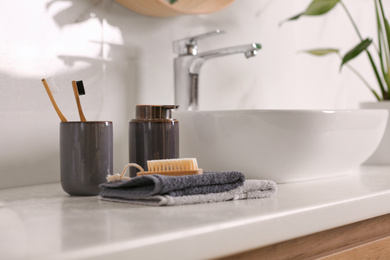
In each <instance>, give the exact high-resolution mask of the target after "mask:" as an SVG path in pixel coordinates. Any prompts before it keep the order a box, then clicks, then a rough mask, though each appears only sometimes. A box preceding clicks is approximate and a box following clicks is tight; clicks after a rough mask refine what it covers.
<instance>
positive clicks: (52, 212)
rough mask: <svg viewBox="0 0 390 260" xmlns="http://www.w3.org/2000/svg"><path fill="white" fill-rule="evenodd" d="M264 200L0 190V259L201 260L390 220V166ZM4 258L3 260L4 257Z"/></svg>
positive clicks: (283, 190) (288, 188) (46, 188)
mask: <svg viewBox="0 0 390 260" xmlns="http://www.w3.org/2000/svg"><path fill="white" fill-rule="evenodd" d="M278 189H279V190H278V194H277V195H276V196H275V197H273V198H270V199H258V200H242V201H229V202H220V203H212V204H201V205H188V206H177V207H151V206H136V205H130V204H122V203H114V202H106V201H100V200H98V199H97V197H70V196H68V195H67V194H65V193H64V192H63V191H62V189H61V186H60V184H58V183H56V184H46V185H37V186H29V187H22V188H14V189H5V190H0V201H1V202H0V241H1V243H0V255H1V258H2V259H107V258H108V256H110V259H130V258H131V259H206V258H214V257H220V256H226V255H229V254H233V253H237V252H242V251H246V250H250V249H254V248H257V247H262V246H266V245H270V244H274V243H277V242H281V241H285V240H288V239H292V238H297V237H300V236H303V235H308V234H311V233H315V232H318V231H322V230H326V229H330V228H334V227H338V226H341V225H345V224H349V223H353V222H356V221H360V220H364V219H368V218H372V217H376V216H379V215H383V214H387V213H390V203H389V201H390V167H387V166H386V167H374V166H370V167H369V166H364V167H361V168H360V169H358V170H356V171H354V172H352V173H351V174H348V175H343V176H339V177H334V178H329V179H322V180H317V181H308V182H300V183H289V184H279V185H278ZM3 257H4V258H3Z"/></svg>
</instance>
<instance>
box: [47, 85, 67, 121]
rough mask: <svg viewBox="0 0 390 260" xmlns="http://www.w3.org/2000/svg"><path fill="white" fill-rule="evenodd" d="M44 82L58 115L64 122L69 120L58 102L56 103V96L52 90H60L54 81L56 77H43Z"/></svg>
mask: <svg viewBox="0 0 390 260" xmlns="http://www.w3.org/2000/svg"><path fill="white" fill-rule="evenodd" d="M42 84H43V86H44V87H45V89H46V92H47V95H48V96H49V98H50V101H51V103H52V104H53V107H54V109H55V110H56V112H57V114H58V116H59V117H60V119H61V121H62V122H67V121H68V120H67V119H66V117H65V116H64V115H63V114H62V112H61V110H60V108H59V107H58V106H57V103H56V101H55V100H54V97H53V93H52V91H53V92H54V93H56V92H58V88H57V86H56V84H55V82H54V79H53V78H47V79H42Z"/></svg>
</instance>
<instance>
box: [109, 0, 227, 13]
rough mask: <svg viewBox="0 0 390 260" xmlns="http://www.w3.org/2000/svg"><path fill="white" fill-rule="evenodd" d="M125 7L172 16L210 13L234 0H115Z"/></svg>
mask: <svg viewBox="0 0 390 260" xmlns="http://www.w3.org/2000/svg"><path fill="white" fill-rule="evenodd" d="M115 1H116V2H118V3H119V4H121V5H123V6H124V7H126V8H128V9H130V10H132V11H134V12H137V13H140V14H143V15H147V16H154V17H170V16H177V15H184V14H209V13H214V12H217V11H219V10H222V9H223V8H225V7H227V6H228V5H230V4H231V3H232V2H233V1H234V0H178V1H177V2H176V3H174V4H170V3H168V2H167V1H165V0H115Z"/></svg>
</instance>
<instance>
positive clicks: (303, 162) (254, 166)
mask: <svg viewBox="0 0 390 260" xmlns="http://www.w3.org/2000/svg"><path fill="white" fill-rule="evenodd" d="M387 116H388V111H386V110H369V109H368V110H234V111H228V110H226V111H175V113H174V117H175V118H176V119H178V120H179V125H180V157H196V158H197V159H198V164H199V166H200V168H203V169H204V170H205V171H229V170H237V171H242V172H243V173H244V174H245V176H246V177H247V178H248V179H251V178H256V179H270V180H274V181H276V182H278V183H284V182H296V181H305V180H312V179H318V178H324V177H330V176H335V175H341V174H345V173H347V172H348V171H350V170H353V169H354V168H356V167H358V166H359V165H360V164H361V163H363V162H364V161H365V160H366V159H367V158H368V157H369V156H370V155H371V154H372V153H373V152H374V151H375V149H376V147H377V146H378V144H379V142H380V140H381V138H382V135H383V133H384V131H385V127H386V123H387Z"/></svg>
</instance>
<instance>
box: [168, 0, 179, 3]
mask: <svg viewBox="0 0 390 260" xmlns="http://www.w3.org/2000/svg"><path fill="white" fill-rule="evenodd" d="M177 1H178V0H169V3H170V4H174V3H176V2H177Z"/></svg>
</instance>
